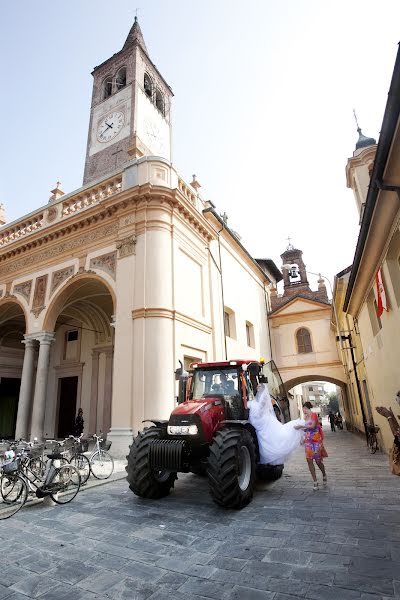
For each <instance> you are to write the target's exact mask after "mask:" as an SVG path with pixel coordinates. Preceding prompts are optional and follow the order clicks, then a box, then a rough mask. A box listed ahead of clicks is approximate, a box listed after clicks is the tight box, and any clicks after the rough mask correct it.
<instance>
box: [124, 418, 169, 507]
mask: <svg viewBox="0 0 400 600" xmlns="http://www.w3.org/2000/svg"><path fill="white" fill-rule="evenodd" d="M160 436H161V430H160V428H159V427H149V428H148V429H145V430H144V431H142V432H139V434H138V435H137V436H136V437H135V439H134V440H133V443H132V446H131V447H130V451H129V455H128V456H127V457H126V458H127V459H128V465H127V467H126V471H127V474H128V475H127V480H128V483H129V488H130V489H131V490H132V492H133V493H134V494H136V495H137V496H140V497H141V498H152V499H153V500H157V499H158V498H163V497H164V496H168V494H169V492H170V490H171V488H173V487H174V483H175V479H176V478H177V477H176V473H175V472H173V471H157V470H155V469H152V468H151V467H150V464H149V448H150V444H151V443H152V442H154V441H155V440H157V439H159V437H160Z"/></svg>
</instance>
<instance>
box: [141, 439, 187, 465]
mask: <svg viewBox="0 0 400 600" xmlns="http://www.w3.org/2000/svg"><path fill="white" fill-rule="evenodd" d="M184 457H185V441H184V440H156V441H154V442H153V443H152V444H150V447H149V462H150V466H151V467H153V468H154V469H159V470H161V469H167V470H169V471H182V470H183V465H184Z"/></svg>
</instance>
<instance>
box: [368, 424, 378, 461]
mask: <svg viewBox="0 0 400 600" xmlns="http://www.w3.org/2000/svg"><path fill="white" fill-rule="evenodd" d="M366 431H367V446H368V450H369V451H370V453H371V454H375V452H376V451H377V450H378V438H377V437H376V434H377V433H378V432H379V427H378V425H374V424H373V423H367V424H366Z"/></svg>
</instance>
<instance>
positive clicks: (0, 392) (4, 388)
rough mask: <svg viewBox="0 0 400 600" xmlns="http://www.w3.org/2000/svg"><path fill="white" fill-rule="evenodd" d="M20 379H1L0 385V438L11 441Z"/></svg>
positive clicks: (15, 420)
mask: <svg viewBox="0 0 400 600" xmlns="http://www.w3.org/2000/svg"><path fill="white" fill-rule="evenodd" d="M20 385H21V380H20V379H14V378H11V377H2V378H1V383H0V438H3V439H13V438H14V436H15V424H16V422H17V411H18V398H19V388H20Z"/></svg>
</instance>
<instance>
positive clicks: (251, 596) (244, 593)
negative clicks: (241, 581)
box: [229, 586, 275, 600]
mask: <svg viewBox="0 0 400 600" xmlns="http://www.w3.org/2000/svg"><path fill="white" fill-rule="evenodd" d="M274 598H275V592H265V591H262V590H254V589H251V588H245V587H241V586H236V587H235V588H234V589H233V591H232V593H231V595H230V596H229V600H274Z"/></svg>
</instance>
